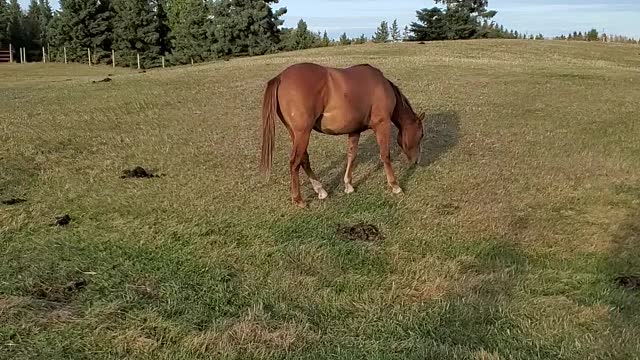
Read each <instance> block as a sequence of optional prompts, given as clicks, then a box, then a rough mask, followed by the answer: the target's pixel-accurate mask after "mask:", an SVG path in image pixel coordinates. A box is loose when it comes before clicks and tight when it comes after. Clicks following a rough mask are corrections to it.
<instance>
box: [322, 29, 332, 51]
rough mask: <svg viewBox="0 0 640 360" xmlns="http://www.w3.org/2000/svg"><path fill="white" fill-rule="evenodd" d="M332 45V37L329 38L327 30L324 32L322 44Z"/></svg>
mask: <svg viewBox="0 0 640 360" xmlns="http://www.w3.org/2000/svg"><path fill="white" fill-rule="evenodd" d="M330 45H331V39H329V35H328V34H327V30H325V31H324V34H322V46H325V47H326V46H330Z"/></svg>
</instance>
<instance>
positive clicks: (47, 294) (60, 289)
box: [32, 278, 88, 303]
mask: <svg viewBox="0 0 640 360" xmlns="http://www.w3.org/2000/svg"><path fill="white" fill-rule="evenodd" d="M87 285H88V282H87V280H85V279H83V278H78V279H74V280H71V281H69V282H68V283H67V284H65V285H63V286H47V285H46V284H39V286H37V287H36V288H34V289H33V291H32V296H33V297H34V298H36V299H40V300H47V301H55V302H60V303H65V302H68V301H69V300H71V298H72V297H73V296H74V295H75V294H77V293H78V292H80V291H82V290H83V289H85V288H86V287H87Z"/></svg>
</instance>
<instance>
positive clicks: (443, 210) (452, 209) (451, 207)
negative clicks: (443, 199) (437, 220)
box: [436, 203, 460, 216]
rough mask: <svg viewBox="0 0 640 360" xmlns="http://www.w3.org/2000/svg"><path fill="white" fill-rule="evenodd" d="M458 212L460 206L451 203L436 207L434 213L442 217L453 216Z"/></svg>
mask: <svg viewBox="0 0 640 360" xmlns="http://www.w3.org/2000/svg"><path fill="white" fill-rule="evenodd" d="M459 210H460V206H459V205H457V204H453V203H444V204H438V205H436V212H437V213H438V214H439V215H442V216H449V215H454V214H455V213H457V212H458V211H459Z"/></svg>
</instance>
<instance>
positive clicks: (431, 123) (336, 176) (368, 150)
mask: <svg viewBox="0 0 640 360" xmlns="http://www.w3.org/2000/svg"><path fill="white" fill-rule="evenodd" d="M459 121H460V117H459V115H458V113H457V112H455V111H443V112H438V113H433V114H429V115H427V117H426V119H425V121H424V138H423V140H422V159H421V161H420V163H419V164H418V165H416V166H411V167H407V168H406V169H405V171H403V172H401V173H400V172H399V171H398V170H399V166H398V161H399V160H402V161H403V160H404V159H405V156H404V154H403V153H402V150H401V149H400V147H399V146H398V144H397V142H396V136H397V134H398V130H397V129H396V128H395V127H394V128H393V132H392V134H391V157H392V161H393V162H394V171H395V172H396V177H397V178H398V182H399V183H400V186H401V187H403V188H404V187H405V186H406V183H407V182H408V180H409V179H411V177H412V176H413V175H414V174H415V171H416V170H417V169H418V168H420V167H428V166H430V165H431V164H433V163H434V162H435V161H437V160H438V159H439V158H440V157H441V156H442V155H444V154H445V153H447V152H448V151H449V150H451V149H452V148H453V147H455V146H456V145H457V144H458V133H459V130H460V124H459ZM346 144H347V143H346V137H345V143H344V149H345V152H344V155H343V156H341V157H339V158H337V159H335V160H333V161H332V162H331V163H330V164H329V165H328V166H326V167H324V168H323V169H322V170H321V171H320V172H319V173H320V174H324V173H329V175H327V176H326V177H323V181H324V183H325V185H326V186H327V189H329V190H332V191H335V190H336V189H337V188H339V187H341V186H343V178H344V171H345V168H346V163H347V153H346V149H347V146H346ZM372 164H375V166H373V167H371V166H369V165H372ZM355 166H356V171H354V179H353V185H354V186H355V187H356V188H357V186H358V185H359V184H362V183H364V182H366V181H367V180H368V179H369V178H370V177H371V175H373V174H374V173H376V172H379V171H383V170H382V168H383V166H382V161H381V160H380V152H379V148H378V143H377V141H376V137H375V135H374V134H373V132H371V131H367V132H366V133H363V134H362V136H361V137H360V143H359V145H358V155H357V158H356V164H355ZM358 167H363V168H368V170H367V171H366V172H365V173H364V174H362V175H361V176H359V177H356V176H355V173H356V172H357V168H358Z"/></svg>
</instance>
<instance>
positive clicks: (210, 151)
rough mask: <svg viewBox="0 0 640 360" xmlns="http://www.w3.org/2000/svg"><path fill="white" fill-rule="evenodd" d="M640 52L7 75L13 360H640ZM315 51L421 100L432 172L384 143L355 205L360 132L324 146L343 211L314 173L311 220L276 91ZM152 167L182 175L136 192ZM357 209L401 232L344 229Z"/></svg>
mask: <svg viewBox="0 0 640 360" xmlns="http://www.w3.org/2000/svg"><path fill="white" fill-rule="evenodd" d="M638 52H639V50H638V48H637V47H631V46H619V45H603V44H586V43H562V42H528V41H527V42H521V41H481V42H473V41H472V42H455V43H446V42H445V43H433V44H427V45H418V44H411V45H385V46H369V45H366V46H361V47H343V48H333V49H329V50H327V49H319V50H311V51H306V52H300V53H288V54H279V55H276V56H267V57H260V58H247V59H237V60H232V61H230V62H221V63H216V64H209V65H202V66H195V67H183V68H174V69H167V70H164V71H162V70H157V71H149V72H147V73H146V74H137V73H135V72H129V71H126V70H121V69H119V70H117V71H116V72H115V73H116V76H115V77H114V81H112V82H110V83H99V84H92V83H91V82H90V81H89V80H91V79H100V78H102V77H104V76H105V75H106V74H107V73H112V72H113V70H112V69H110V68H101V67H94V68H92V69H89V68H88V67H84V66H73V65H69V66H67V67H65V66H63V65H49V64H48V65H47V67H46V68H44V66H43V65H37V64H32V65H28V66H27V67H20V66H0V78H1V79H3V81H2V88H0V108H1V109H3V110H2V111H1V112H0V129H2V131H0V198H3V199H4V198H8V197H16V196H20V197H24V198H26V199H28V202H26V203H23V204H19V205H14V206H3V205H0V224H1V227H0V259H1V260H2V261H0V358H3V359H5V358H6V359H9V358H11V359H21V358H47V359H54V358H92V359H95V358H109V357H113V358H122V357H123V356H125V355H129V356H134V355H135V356H140V357H150V358H167V359H168V358H171V359H192V358H193V359H196V358H206V357H211V356H217V355H220V356H221V357H228V358H234V357H238V358H243V359H246V358H254V357H255V358H258V357H260V358H287V357H289V358H318V357H322V358H326V357H332V358H345V359H347V358H365V357H366V358H369V359H378V358H379V359H383V358H384V359H407V358H416V359H418V358H419V359H424V358H434V359H443V358H448V359H450V358H460V359H510V358H514V359H536V358H539V359H587V358H594V359H595V358H597V359H608V358H615V359H632V358H638V354H640V329H639V328H638V327H637V324H638V323H639V321H640V300H639V298H638V294H637V293H633V292H629V291H627V290H623V289H621V288H619V287H618V286H616V285H615V283H614V282H613V278H614V277H615V276H616V275H618V274H630V273H634V272H635V273H636V274H637V273H638V272H640V257H638V255H640V250H639V249H640V172H638V166H639V164H640V142H638V137H639V136H640V129H639V127H638V123H637V121H638V119H640V111H639V110H638V99H640V86H639V85H640V56H638ZM298 61H315V62H319V63H323V64H330V65H335V66H345V65H350V64H355V63H364V62H367V63H371V64H373V65H376V66H378V67H380V68H381V69H382V70H383V71H384V72H385V73H386V74H387V75H388V76H389V77H390V78H391V79H393V80H394V81H396V82H397V84H398V85H399V86H400V87H401V88H402V89H403V90H404V91H405V93H406V94H407V96H408V97H409V99H411V101H412V102H413V104H414V106H415V107H416V108H418V109H420V110H425V111H427V113H428V114H429V121H428V134H427V136H426V138H425V141H426V145H425V146H424V148H425V154H424V156H423V158H426V160H427V161H426V162H425V163H424V164H423V166H422V167H420V168H418V169H416V170H411V169H407V168H406V167H405V166H404V165H403V164H402V163H401V162H400V161H397V160H399V159H401V158H400V156H398V155H397V153H396V155H395V156H394V159H395V160H396V161H395V164H396V165H395V167H396V170H397V172H398V173H399V175H400V177H401V179H402V184H403V186H404V187H405V191H406V195H405V196H403V197H395V196H393V195H391V194H389V193H388V191H387V190H386V187H385V180H384V175H383V172H382V169H381V167H380V166H379V160H378V157H377V155H376V151H377V148H376V145H375V142H374V140H373V138H372V137H371V136H370V134H368V135H367V136H365V137H363V139H362V140H361V147H360V149H361V150H360V156H359V159H358V167H357V168H356V171H355V181H356V193H355V194H353V195H350V196H348V195H345V194H343V193H342V185H341V184H340V182H341V181H340V179H341V177H342V171H343V168H344V164H345V156H346V155H345V151H346V139H345V138H343V137H331V136H320V135H318V134H314V135H313V137H312V140H311V148H310V154H311V161H312V166H313V167H314V169H315V170H316V172H317V173H318V174H319V176H321V178H322V180H323V182H324V183H325V186H327V187H328V188H329V191H330V197H329V199H328V200H326V201H325V202H323V203H320V202H319V201H318V200H317V199H315V198H314V194H313V191H312V189H311V187H310V185H309V184H308V182H307V181H306V177H305V176H302V178H303V179H305V181H304V183H303V188H304V196H305V198H306V199H307V200H308V201H309V205H310V209H309V210H306V211H301V210H298V209H296V208H294V207H293V206H292V205H291V203H290V199H289V189H288V181H289V177H288V173H287V170H286V168H287V165H286V164H287V158H288V151H289V140H288V136H286V134H285V131H283V128H282V126H280V125H278V142H277V144H276V150H277V152H276V154H275V159H276V160H275V163H274V172H275V174H274V176H272V178H271V181H270V182H268V183H267V182H266V181H264V179H261V178H260V177H259V176H258V172H257V163H258V162H257V159H258V148H259V137H258V134H259V116H260V103H261V98H262V91H263V87H264V84H265V82H266V80H268V79H269V78H270V77H272V76H274V75H275V74H277V73H278V72H279V71H280V70H282V69H283V68H284V67H285V66H287V65H289V64H291V63H294V62H298ZM72 74H74V75H72ZM78 74H81V75H78ZM5 79H9V81H5ZM66 79H69V80H68V81H60V80H66ZM394 151H395V152H397V149H394ZM135 165H142V166H145V167H150V168H155V169H158V170H159V171H160V172H163V173H166V174H167V176H166V177H163V178H159V179H153V180H123V179H120V178H119V175H120V172H121V170H122V169H124V168H130V167H132V166H135ZM63 213H68V214H70V215H71V217H72V218H73V222H72V225H71V226H70V227H68V228H55V227H51V226H49V224H50V223H51V222H52V221H53V218H54V216H55V215H59V214H63ZM356 221H366V222H370V223H374V224H377V225H378V226H379V227H380V228H381V229H382V231H383V232H384V233H385V236H386V237H385V239H384V241H382V242H379V243H374V244H363V243H357V242H348V241H344V240H342V239H339V238H337V237H336V235H335V229H336V227H337V226H338V225H340V224H343V223H353V222H356ZM80 279H84V280H86V282H87V285H86V287H84V288H82V289H79V290H77V289H67V290H65V286H66V285H67V284H68V283H70V282H74V281H76V282H77V281H78V280H80ZM223 355H224V356H223Z"/></svg>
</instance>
